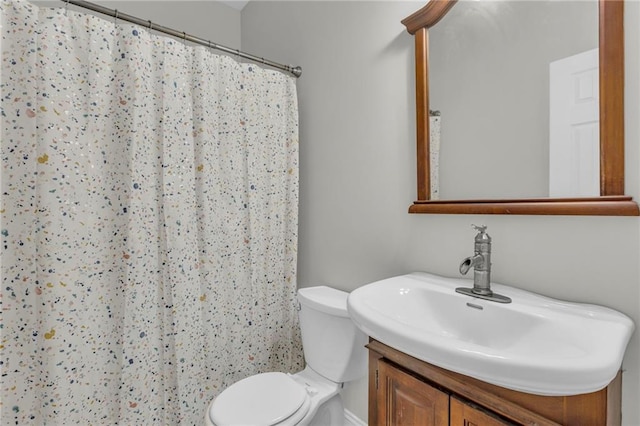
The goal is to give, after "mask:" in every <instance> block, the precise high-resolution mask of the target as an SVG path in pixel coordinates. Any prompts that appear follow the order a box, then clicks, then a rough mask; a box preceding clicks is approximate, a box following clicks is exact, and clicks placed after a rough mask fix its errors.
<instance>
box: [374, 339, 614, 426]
mask: <svg viewBox="0 0 640 426" xmlns="http://www.w3.org/2000/svg"><path fill="white" fill-rule="evenodd" d="M367 348H369V424H370V425H372V426H375V425H410V426H419V425H425V426H426V425H434V426H439V425H452V426H458V425H459V426H463V425H464V426H472V425H478V426H494V425H540V426H542V425H567V426H571V425H576V426H588V425H593V426H604V425H607V426H609V425H620V423H621V405H622V402H621V384H622V380H621V374H620V373H618V375H617V376H616V377H615V379H614V380H613V381H612V382H611V383H610V384H609V385H608V386H607V387H605V388H604V389H602V390H600V391H597V392H592V393H587V394H582V395H574V396H541V395H534V394H529V393H523V392H518V391H514V390H510V389H506V388H503V387H500V386H495V385H492V384H489V383H486V382H483V381H480V380H476V379H474V378H471V377H468V376H464V375H462V374H458V373H454V372H451V371H448V370H445V369H442V368H439V367H436V366H434V365H432V364H429V363H427V362H424V361H421V360H419V359H416V358H413V357H411V356H409V355H406V354H404V353H403V352H400V351H398V350H396V349H394V348H392V347H389V346H387V345H385V344H383V343H380V342H378V341H377V340H374V339H370V342H369V344H368V345H367Z"/></svg>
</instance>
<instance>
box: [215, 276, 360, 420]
mask: <svg viewBox="0 0 640 426" xmlns="http://www.w3.org/2000/svg"><path fill="white" fill-rule="evenodd" d="M348 295H349V294H348V293H345V292H343V291H340V290H336V289H333V288H330V287H325V286H320V287H310V288H303V289H300V290H298V301H299V302H300V312H299V317H300V329H301V331H302V345H303V348H304V355H305V360H306V363H307V366H306V368H305V369H304V370H302V371H300V372H299V373H296V374H293V375H291V374H285V373H263V374H256V375H255V376H251V377H247V378H246V379H243V380H240V381H239V382H237V383H234V384H233V385H231V386H229V387H228V388H227V389H225V390H224V391H222V393H220V395H218V397H216V398H215V399H214V400H213V401H212V402H211V404H210V405H209V408H208V410H207V413H206V425H207V426H258V425H260V426H271V425H278V426H290V425H311V426H334V425H337V426H342V425H343V422H344V407H343V405H342V399H341V397H340V394H339V391H340V389H341V388H342V383H344V382H348V381H351V380H355V379H358V378H360V377H363V376H364V375H365V374H366V371H367V353H366V349H365V347H364V345H365V344H366V343H367V337H366V336H365V335H364V334H363V333H362V332H361V331H359V330H358V329H357V328H356V326H355V325H354V324H353V322H352V321H351V319H350V318H349V314H348V313H347V296H348Z"/></svg>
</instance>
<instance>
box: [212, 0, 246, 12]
mask: <svg viewBox="0 0 640 426" xmlns="http://www.w3.org/2000/svg"><path fill="white" fill-rule="evenodd" d="M218 1H220V3H224V4H226V5H227V6H230V7H232V8H234V9H237V10H242V8H243V7H245V6H246V5H247V3H249V1H248V0H247V1H241V0H218Z"/></svg>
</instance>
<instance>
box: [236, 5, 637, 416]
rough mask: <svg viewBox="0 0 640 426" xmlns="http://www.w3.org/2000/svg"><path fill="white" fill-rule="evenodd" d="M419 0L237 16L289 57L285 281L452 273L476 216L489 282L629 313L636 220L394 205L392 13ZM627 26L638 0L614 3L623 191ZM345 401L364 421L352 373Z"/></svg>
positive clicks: (407, 164) (249, 11) (404, 100)
mask: <svg viewBox="0 0 640 426" xmlns="http://www.w3.org/2000/svg"><path fill="white" fill-rule="evenodd" d="M421 5H422V3H416V2H396V1H386V2H296V1H293V2H251V3H249V5H248V6H247V7H245V9H244V10H243V12H242V43H243V49H244V50H246V51H249V52H259V53H260V55H261V56H266V57H270V58H273V59H274V60H278V61H280V62H284V63H292V64H296V65H301V66H302V67H303V76H302V77H301V78H300V79H299V81H298V90H299V100H300V132H301V137H300V140H301V145H300V156H301V157H300V171H301V175H300V242H299V273H298V277H299V285H300V286H301V287H306V286H312V285H319V284H328V285H331V286H334V287H337V288H341V289H344V290H353V289H355V288H357V287H359V286H361V285H364V284H367V283H369V282H371V281H374V280H377V279H381V278H385V277H389V276H393V275H398V274H404V273H408V272H411V271H417V270H425V271H431V272H434V273H438V274H442V275H448V276H456V275H458V272H457V270H458V264H459V262H460V261H461V259H462V258H463V257H465V256H467V255H469V254H470V253H471V250H472V249H473V236H474V232H473V230H472V229H471V228H470V224H471V223H476V224H486V225H488V226H489V233H490V234H491V236H492V237H493V241H494V244H493V249H494V254H493V258H492V260H493V278H494V280H495V281H497V282H501V283H504V284H510V285H514V286H516V287H521V288H524V289H527V290H531V291H535V292H538V293H541V294H544V295H547V296H551V297H557V298H560V299H566V300H572V301H578V302H590V303H597V304H602V305H605V306H609V307H612V308H614V309H617V310H620V311H622V312H624V313H626V314H627V315H629V316H630V317H631V318H632V319H633V320H634V321H635V322H636V323H640V290H639V289H640V266H639V265H640V227H639V224H640V222H639V219H638V218H635V217H633V218H628V217H570V216H566V217H551V216H548V217H547V216H513V217H510V216H474V215H409V214H407V208H408V207H409V205H410V203H411V202H412V200H413V199H414V197H415V187H416V184H415V178H414V175H415V153H414V150H415V148H414V146H415V118H414V103H413V102H414V101H413V99H414V85H413V39H412V37H411V36H410V35H409V34H407V33H406V32H405V30H404V27H403V26H402V25H401V24H400V20H401V19H402V18H404V17H406V16H407V15H409V14H411V13H412V12H414V11H415V10H417V9H418V8H419V7H421ZM639 26H640V3H638V2H627V6H626V25H625V31H626V38H627V40H626V45H625V52H626V55H627V56H626V58H627V69H626V76H627V82H626V138H627V144H626V145H627V146H626V149H627V151H626V159H627V160H626V179H627V193H629V194H630V195H632V196H634V198H635V199H638V198H640V193H639V191H638V182H640V179H639V171H640V162H639V160H638V158H640V154H639V152H638V151H639V143H638V141H639V138H640V129H639V127H638V119H637V117H638V116H640V110H639V107H638V104H639V103H640V84H639V83H640V66H639V64H638V61H639V55H640V34H639V31H638V27H639ZM488 102H490V100H488ZM473 178H474V177H473V176H460V177H459V179H460V182H464V181H465V180H467V179H473ZM637 334H638V333H635V334H634V336H633V338H632V341H631V343H630V345H629V348H628V350H627V353H626V356H625V360H624V364H623V368H624V369H625V372H624V376H623V377H624V379H623V380H624V385H623V386H624V389H623V418H624V424H625V425H634V426H637V425H638V424H640V406H639V405H638V403H637V401H638V396H639V394H640V351H639V349H640V340H639V339H638V337H637ZM345 397H346V402H347V408H349V409H350V410H351V411H353V412H354V413H355V414H357V415H358V416H360V417H362V418H366V397H367V396H366V386H365V382H364V380H362V381H360V382H358V383H355V384H352V385H351V386H350V387H348V388H347V389H346V395H345Z"/></svg>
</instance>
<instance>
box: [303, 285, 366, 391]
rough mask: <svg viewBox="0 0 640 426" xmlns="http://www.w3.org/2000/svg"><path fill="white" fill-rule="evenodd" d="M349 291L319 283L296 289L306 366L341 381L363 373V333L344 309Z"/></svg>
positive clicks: (364, 340) (364, 353) (364, 355)
mask: <svg viewBox="0 0 640 426" xmlns="http://www.w3.org/2000/svg"><path fill="white" fill-rule="evenodd" d="M348 296H349V293H346V292H344V291H340V290H336V289H334V288H330V287H326V286H319V287H308V288H301V289H299V290H298V301H299V302H300V311H299V312H298V314H299V318H300V330H301V332H302V345H303V348H304V357H305V360H306V362H307V366H309V367H311V369H313V370H314V371H315V372H316V373H318V374H320V375H321V376H323V377H326V378H327V379H329V380H331V381H333V382H337V383H341V382H348V381H351V380H355V379H359V378H360V377H364V375H365V374H366V372H367V351H366V349H365V347H364V345H366V344H367V341H368V340H367V336H366V335H365V334H364V333H362V332H361V331H360V330H359V329H358V328H356V326H355V324H354V323H353V321H351V318H350V317H349V313H348V312H347V297H348Z"/></svg>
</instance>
